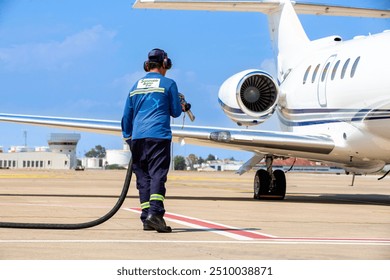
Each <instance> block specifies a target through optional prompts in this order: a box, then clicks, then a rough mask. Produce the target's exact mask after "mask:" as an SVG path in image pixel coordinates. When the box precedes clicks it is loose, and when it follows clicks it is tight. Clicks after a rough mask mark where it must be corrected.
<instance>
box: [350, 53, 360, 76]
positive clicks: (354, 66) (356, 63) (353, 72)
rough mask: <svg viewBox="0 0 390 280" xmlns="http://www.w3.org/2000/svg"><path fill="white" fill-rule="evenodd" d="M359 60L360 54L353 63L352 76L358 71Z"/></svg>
mask: <svg viewBox="0 0 390 280" xmlns="http://www.w3.org/2000/svg"><path fill="white" fill-rule="evenodd" d="M359 60H360V56H358V57H357V58H356V60H355V62H354V63H353V65H352V69H351V78H353V76H355V72H356V67H357V66H358V64H359Z"/></svg>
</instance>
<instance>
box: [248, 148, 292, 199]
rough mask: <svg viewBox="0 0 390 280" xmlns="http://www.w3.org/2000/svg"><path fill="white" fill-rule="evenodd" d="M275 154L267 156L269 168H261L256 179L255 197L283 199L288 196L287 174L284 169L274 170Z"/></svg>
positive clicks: (266, 160)
mask: <svg viewBox="0 0 390 280" xmlns="http://www.w3.org/2000/svg"><path fill="white" fill-rule="evenodd" d="M272 162H273V156H272V155H269V156H266V158H265V163H266V165H267V170H264V169H259V170H257V172H256V175H255V180H254V186H253V191H254V199H275V200H283V199H284V197H285V196H286V176H285V174H284V172H283V170H275V171H273V170H272Z"/></svg>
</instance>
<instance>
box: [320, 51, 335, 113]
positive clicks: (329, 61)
mask: <svg viewBox="0 0 390 280" xmlns="http://www.w3.org/2000/svg"><path fill="white" fill-rule="evenodd" d="M336 56H337V55H336V54H334V55H332V56H330V57H329V58H328V59H327V60H326V62H325V64H324V65H323V66H322V69H321V72H320V75H319V79H318V87H317V97H318V103H319V104H320V106H321V107H326V105H327V100H326V83H327V80H328V76H329V72H331V71H330V69H331V66H332V65H333V62H334V61H335V59H336Z"/></svg>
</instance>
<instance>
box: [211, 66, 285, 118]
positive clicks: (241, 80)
mask: <svg viewBox="0 0 390 280" xmlns="http://www.w3.org/2000/svg"><path fill="white" fill-rule="evenodd" d="M278 96H279V87H278V85H277V84H276V82H275V81H274V80H273V78H272V77H271V76H270V75H269V74H268V73H266V72H263V71H261V70H246V71H243V72H240V73H237V74H235V75H234V76H232V77H230V78H229V79H227V80H226V81H225V82H224V83H223V84H222V86H221V88H220V90H219V102H220V104H221V106H222V109H223V110H224V112H225V114H226V115H228V117H229V118H230V119H232V120H233V121H234V122H236V123H237V124H238V125H256V124H259V123H262V122H264V121H265V120H267V119H268V118H269V117H270V116H271V115H272V114H273V112H274V110H275V107H276V104H277V101H278Z"/></svg>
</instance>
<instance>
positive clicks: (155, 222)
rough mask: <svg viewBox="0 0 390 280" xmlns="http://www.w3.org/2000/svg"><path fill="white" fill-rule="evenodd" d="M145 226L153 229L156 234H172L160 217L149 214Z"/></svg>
mask: <svg viewBox="0 0 390 280" xmlns="http://www.w3.org/2000/svg"><path fill="white" fill-rule="evenodd" d="M144 225H145V226H147V227H151V228H154V229H155V230H157V232H164V233H165V232H166V233H168V232H172V229H171V227H169V226H167V225H166V224H165V221H164V218H163V217H162V216H161V215H153V214H149V215H148V216H147V217H146V220H145V223H144Z"/></svg>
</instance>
